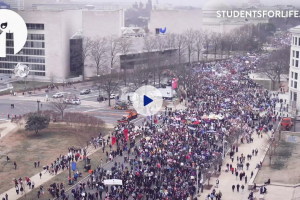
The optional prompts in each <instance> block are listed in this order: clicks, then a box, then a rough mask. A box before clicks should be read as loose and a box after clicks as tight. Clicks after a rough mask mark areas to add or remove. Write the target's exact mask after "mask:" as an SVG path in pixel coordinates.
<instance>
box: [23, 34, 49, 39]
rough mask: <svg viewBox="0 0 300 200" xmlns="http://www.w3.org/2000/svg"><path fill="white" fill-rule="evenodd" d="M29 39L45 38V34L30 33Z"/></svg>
mask: <svg viewBox="0 0 300 200" xmlns="http://www.w3.org/2000/svg"><path fill="white" fill-rule="evenodd" d="M27 40H45V37H44V34H28V36H27Z"/></svg>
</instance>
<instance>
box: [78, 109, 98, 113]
mask: <svg viewBox="0 0 300 200" xmlns="http://www.w3.org/2000/svg"><path fill="white" fill-rule="evenodd" d="M101 109H103V108H96V109H91V110H86V111H83V112H84V113H85V112H90V111H95V110H101Z"/></svg>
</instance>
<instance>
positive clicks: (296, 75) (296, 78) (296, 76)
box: [295, 72, 298, 80]
mask: <svg viewBox="0 0 300 200" xmlns="http://www.w3.org/2000/svg"><path fill="white" fill-rule="evenodd" d="M295 80H298V73H296V72H295Z"/></svg>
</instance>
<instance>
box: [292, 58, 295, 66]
mask: <svg viewBox="0 0 300 200" xmlns="http://www.w3.org/2000/svg"><path fill="white" fill-rule="evenodd" d="M294 66H295V60H294V59H292V67H294Z"/></svg>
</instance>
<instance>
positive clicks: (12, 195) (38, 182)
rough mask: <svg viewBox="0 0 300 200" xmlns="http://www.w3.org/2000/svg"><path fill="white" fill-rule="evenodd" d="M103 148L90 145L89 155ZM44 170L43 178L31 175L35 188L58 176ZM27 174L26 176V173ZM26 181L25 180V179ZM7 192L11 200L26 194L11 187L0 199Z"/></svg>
mask: <svg viewBox="0 0 300 200" xmlns="http://www.w3.org/2000/svg"><path fill="white" fill-rule="evenodd" d="M109 135H110V134H107V135H105V136H104V137H103V138H104V139H105V140H107V137H108V136H109ZM106 147H108V145H107V146H106ZM101 149H102V148H101V147H99V148H97V149H95V148H94V146H93V145H89V147H88V150H87V152H88V154H87V156H90V155H92V154H93V153H95V152H96V151H98V150H101ZM81 161H82V160H79V161H78V162H81ZM64 171H66V170H59V171H58V172H57V175H58V174H60V173H62V172H64ZM44 172H45V171H44V170H42V171H41V173H42V178H40V175H39V173H38V174H36V175H34V176H32V177H30V180H31V181H34V183H35V186H34V187H35V188H37V187H39V186H40V185H42V184H44V183H46V182H47V181H49V180H50V179H52V178H53V177H55V176H56V175H54V176H53V175H50V173H49V172H47V173H45V174H44ZM25 176H26V175H25ZM25 176H24V177H25ZM24 177H22V178H24ZM24 182H25V180H24ZM19 188H20V187H19ZM24 188H26V189H27V188H28V187H24ZM28 192H31V190H29V191H27V193H28ZM5 194H7V195H8V199H11V200H15V199H18V198H20V197H21V196H23V195H25V193H23V195H21V193H19V195H17V193H16V190H15V188H11V189H10V190H8V191H6V192H4V193H2V194H0V199H2V198H3V197H5Z"/></svg>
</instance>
